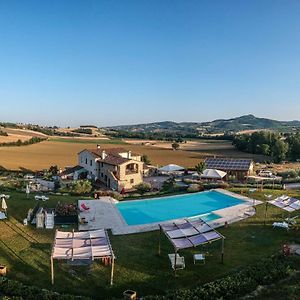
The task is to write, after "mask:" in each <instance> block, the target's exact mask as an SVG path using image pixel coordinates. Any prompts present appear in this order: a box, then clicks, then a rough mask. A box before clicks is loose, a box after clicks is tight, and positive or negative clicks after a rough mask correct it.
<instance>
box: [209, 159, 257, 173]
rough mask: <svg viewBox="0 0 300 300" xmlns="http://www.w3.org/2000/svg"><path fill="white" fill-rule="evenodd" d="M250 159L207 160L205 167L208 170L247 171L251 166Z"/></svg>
mask: <svg viewBox="0 0 300 300" xmlns="http://www.w3.org/2000/svg"><path fill="white" fill-rule="evenodd" d="M251 163H252V160H251V159H234V158H208V159H206V161H205V165H206V167H207V168H208V169H221V170H239V171H248V170H249V168H250V166H251Z"/></svg>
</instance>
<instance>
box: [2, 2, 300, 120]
mask: <svg viewBox="0 0 300 300" xmlns="http://www.w3.org/2000/svg"><path fill="white" fill-rule="evenodd" d="M299 15H300V1H298V0H295V1H276V0H269V1H268V0H264V1H261V0H257V1H255V0H252V1H243V0H240V1H230V0H226V1H225V0H224V1H222V0H220V1H214V0H208V1H201V0H195V1H193V0H189V1H186V0H182V1H176V0H172V1H171V0H170V1H167V0H158V1H156V0H136V1H133V0H119V1H114V0H110V1H109V0H107V1H100V0H97V1H89V0H83V1H79V0H76V1H71V0H70V1H63V0H59V1H53V0H51V1H13V0H9V1H7V0H5V1H3V0H0V43H1V44H0V45H1V47H0V120H2V121H16V122H31V123H41V124H49V125H60V126H64V125H71V126H73V125H80V124H83V123H84V124H87V123H89V124H95V125H99V126H105V125H114V124H115V125H116V124H132V123H141V122H153V121H162V120H174V121H207V120H212V119H216V118H227V117H234V116H238V115H242V114H249V113H252V114H255V115H258V116H262V117H270V118H276V119H281V120H292V119H300V115H299V111H300V97H299V96H300V18H299Z"/></svg>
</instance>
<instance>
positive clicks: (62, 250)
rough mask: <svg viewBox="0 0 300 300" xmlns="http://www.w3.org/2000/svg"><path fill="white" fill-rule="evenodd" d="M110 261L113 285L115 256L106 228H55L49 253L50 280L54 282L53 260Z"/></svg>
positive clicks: (111, 282)
mask: <svg viewBox="0 0 300 300" xmlns="http://www.w3.org/2000/svg"><path fill="white" fill-rule="evenodd" d="M106 258H109V259H110V261H111V278H110V284H111V285H113V275H114V261H115V256H114V253H113V250H112V247H111V244H110V241H109V237H108V234H107V232H106V230H104V229H99V230H92V231H80V232H74V231H72V232H66V231H58V230H56V233H55V238H54V244H53V249H52V253H51V282H52V284H54V265H53V260H54V259H56V260H72V261H74V260H95V259H106Z"/></svg>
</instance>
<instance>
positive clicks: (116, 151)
mask: <svg viewBox="0 0 300 300" xmlns="http://www.w3.org/2000/svg"><path fill="white" fill-rule="evenodd" d="M78 165H79V166H81V167H83V168H85V169H86V170H87V171H88V176H89V177H90V178H92V179H94V180H99V181H100V182H102V183H103V184H105V185H106V186H107V187H108V188H110V189H113V190H116V191H121V190H122V189H123V188H124V189H125V190H128V189H132V188H133V187H134V186H135V185H137V184H139V183H142V182H143V169H144V163H143V162H142V160H141V156H140V155H139V154H135V153H132V152H131V151H127V150H126V149H124V148H110V149H104V148H102V147H100V145H97V148H95V149H85V150H82V151H81V152H79V153H78Z"/></svg>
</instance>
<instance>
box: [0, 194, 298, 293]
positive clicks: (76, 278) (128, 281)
mask: <svg viewBox="0 0 300 300" xmlns="http://www.w3.org/2000/svg"><path fill="white" fill-rule="evenodd" d="M235 191H239V190H235ZM0 192H1V190H0ZM281 193H282V192H280V191H275V192H274V194H281ZM10 195H11V199H9V200H8V205H9V220H8V221H6V222H3V221H2V222H0V233H1V243H0V263H2V264H6V265H7V266H8V268H9V273H8V276H9V277H10V278H12V279H16V280H19V281H22V282H23V283H26V284H33V285H37V286H40V287H43V288H47V289H53V290H55V291H58V292H62V293H66V292H67V293H71V294H81V295H85V296H90V297H92V298H94V299H111V298H112V297H121V295H122V292H123V291H124V290H125V289H128V288H130V289H134V290H137V291H138V294H139V295H145V294H163V293H164V292H165V291H166V290H168V289H175V288H181V287H185V288H188V287H193V286H195V285H197V284H201V283H204V282H208V281H211V280H214V279H216V278H219V277H221V276H223V275H225V274H228V273H230V272H234V271H235V270H237V269H239V268H242V267H243V266H246V265H248V264H251V263H254V262H256V261H257V260H258V259H259V258H262V257H266V256H269V255H271V254H272V253H276V252H278V251H279V250H280V249H281V247H282V245H283V244H284V243H287V242H293V241H298V242H300V237H299V233H298V232H297V231H294V230H290V231H289V232H288V231H286V230H284V229H279V228H278V229H273V228H272V226H270V224H271V223H272V222H273V221H274V220H279V219H280V218H281V217H282V212H281V211H280V210H279V209H277V208H275V207H270V208H269V209H268V215H267V225H266V226H264V224H263V223H264V211H265V209H264V208H265V206H264V205H260V206H259V207H258V209H257V215H256V216H255V217H252V218H249V219H248V220H246V221H243V222H239V223H236V224H234V225H230V226H229V227H228V228H222V229H220V232H221V233H222V234H223V235H224V236H225V237H226V241H225V262H224V264H222V263H221V261H220V249H221V242H215V243H213V244H211V245H206V246H203V247H202V248H201V247H199V248H196V249H189V250H185V251H182V252H181V254H182V255H183V256H184V257H185V259H186V269H185V270H182V271H179V272H178V277H177V278H174V277H173V275H172V272H171V268H170V265H169V261H168V258H167V254H168V253H171V252H172V247H171V245H170V243H169V242H168V241H167V240H166V239H163V243H162V255H161V256H158V255H157V248H158V232H150V233H141V234H133V235H126V236H111V242H112V246H113V249H114V251H115V254H116V256H117V260H116V269H115V285H114V286H113V287H110V286H109V275H110V274H109V272H110V268H109V267H104V266H102V265H101V264H100V263H94V265H93V266H92V268H91V269H88V268H85V267H81V268H78V267H69V266H68V265H67V264H65V263H57V262H56V263H55V273H56V278H55V280H56V281H55V285H54V286H53V287H52V286H51V284H50V264H49V263H50V260H49V258H50V252H51V247H52V241H53V236H54V230H41V229H40V230H37V229H35V228H34V227H32V226H27V227H24V226H23V225H21V221H22V220H23V219H24V217H25V216H26V213H27V210H28V209H29V208H30V207H33V205H34V204H35V200H34V199H33V195H31V196H30V199H27V198H26V195H25V194H21V193H18V192H12V193H10ZM263 195H264V192H256V193H255V194H254V196H255V197H256V198H257V199H263V198H264V196H263ZM293 196H297V197H300V193H299V192H298V193H294V194H293ZM78 199H79V198H78V197H71V196H50V200H49V201H48V202H46V203H42V204H45V205H47V207H54V206H55V205H56V203H57V202H58V201H61V202H75V201H77V200H78ZM199 251H200V252H206V253H208V256H207V262H206V264H205V265H196V266H195V265H193V262H192V254H193V253H196V252H199ZM70 270H74V271H75V272H70ZM66 287H67V288H66Z"/></svg>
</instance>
